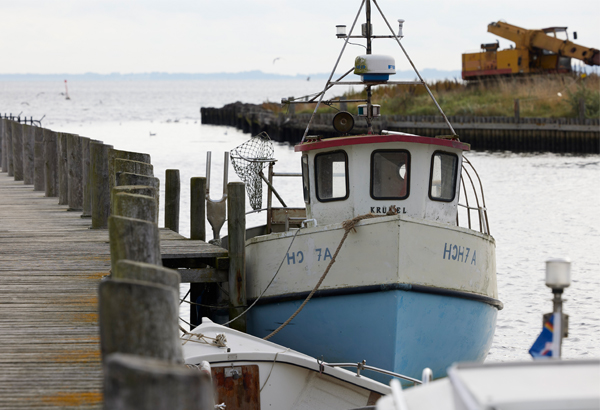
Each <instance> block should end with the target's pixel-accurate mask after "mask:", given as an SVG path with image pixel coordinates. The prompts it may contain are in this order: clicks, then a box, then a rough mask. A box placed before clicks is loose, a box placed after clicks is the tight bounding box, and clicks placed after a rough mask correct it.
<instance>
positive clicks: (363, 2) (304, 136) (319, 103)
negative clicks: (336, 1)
mask: <svg viewBox="0 0 600 410" xmlns="http://www.w3.org/2000/svg"><path fill="white" fill-rule="evenodd" d="M365 1H366V0H363V1H362V3H361V4H360V8H359V9H358V13H357V14H356V17H355V18H354V23H352V27H351V28H350V33H348V36H346V41H344V46H343V47H342V51H340V55H339V56H338V59H337V61H336V62H335V66H334V67H333V71H331V74H329V78H328V79H327V84H325V88H324V89H323V93H322V94H321V97H320V98H319V102H318V103H317V106H316V107H315V110H314V111H313V113H312V115H311V117H310V120H309V121H308V125H307V126H306V130H305V131H304V135H303V136H302V141H300V143H301V144H302V143H303V142H304V140H305V139H306V135H307V134H308V130H309V129H310V126H311V124H312V122H313V118H314V117H315V114H316V113H317V110H318V109H319V106H320V105H321V101H322V100H323V97H324V96H325V91H327V86H328V85H329V82H330V81H331V78H332V77H333V74H335V70H336V69H337V66H338V64H339V63H340V59H341V58H342V55H343V54H344V50H345V49H346V45H348V40H350V36H351V35H352V31H353V30H354V26H355V25H356V21H357V20H358V16H360V12H361V11H362V8H363V6H364V5H365Z"/></svg>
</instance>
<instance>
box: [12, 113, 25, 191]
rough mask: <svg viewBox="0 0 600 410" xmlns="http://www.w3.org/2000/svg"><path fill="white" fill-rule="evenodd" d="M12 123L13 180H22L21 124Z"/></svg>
mask: <svg viewBox="0 0 600 410" xmlns="http://www.w3.org/2000/svg"><path fill="white" fill-rule="evenodd" d="M11 125H12V159H13V172H14V174H13V176H14V177H15V181H22V180H23V126H22V125H21V124H20V123H18V122H16V121H13V123H12V124H11Z"/></svg>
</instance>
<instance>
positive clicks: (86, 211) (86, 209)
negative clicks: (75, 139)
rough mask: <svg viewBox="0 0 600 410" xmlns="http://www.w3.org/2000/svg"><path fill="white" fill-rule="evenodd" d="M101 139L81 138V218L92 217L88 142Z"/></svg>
mask: <svg viewBox="0 0 600 410" xmlns="http://www.w3.org/2000/svg"><path fill="white" fill-rule="evenodd" d="M92 142H99V143H102V141H98V140H93V139H90V138H86V137H82V138H81V160H82V161H83V178H82V181H83V212H82V213H81V217H82V218H91V217H92V174H91V172H92V169H91V164H92V162H91V156H90V155H91V153H90V143H92Z"/></svg>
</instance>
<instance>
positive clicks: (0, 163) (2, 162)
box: [0, 116, 7, 172]
mask: <svg viewBox="0 0 600 410" xmlns="http://www.w3.org/2000/svg"><path fill="white" fill-rule="evenodd" d="M4 122H5V120H4V118H2V116H0V171H2V172H6V171H7V169H5V167H6V147H5V145H6V138H4Z"/></svg>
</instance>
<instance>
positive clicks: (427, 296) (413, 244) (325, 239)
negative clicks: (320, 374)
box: [231, 0, 502, 383]
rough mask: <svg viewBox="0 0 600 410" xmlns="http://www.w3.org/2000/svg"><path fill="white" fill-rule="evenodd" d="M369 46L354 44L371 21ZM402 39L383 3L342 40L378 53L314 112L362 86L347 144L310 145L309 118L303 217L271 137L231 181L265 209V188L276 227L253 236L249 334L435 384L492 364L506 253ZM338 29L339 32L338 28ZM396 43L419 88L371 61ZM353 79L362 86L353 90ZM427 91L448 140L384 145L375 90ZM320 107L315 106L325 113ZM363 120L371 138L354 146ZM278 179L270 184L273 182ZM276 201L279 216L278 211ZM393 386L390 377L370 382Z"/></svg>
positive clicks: (237, 156) (257, 143) (302, 146)
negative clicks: (500, 255)
mask: <svg viewBox="0 0 600 410" xmlns="http://www.w3.org/2000/svg"><path fill="white" fill-rule="evenodd" d="M372 5H374V6H375V7H376V8H377V10H378V11H379V12H380V14H381V16H382V18H383V21H385V23H386V25H387V27H388V28H389V30H390V33H391V34H387V35H375V34H373V27H372V24H371V11H372V10H371V7H372ZM363 11H364V12H365V15H366V22H365V23H364V24H362V34H361V35H353V30H354V28H355V26H356V25H357V21H358V19H359V17H360V16H361V15H362V12H363ZM402 25H403V20H399V32H398V33H397V34H396V33H394V31H393V30H392V28H391V26H390V24H389V23H388V20H387V18H386V17H385V15H384V14H383V12H381V9H380V7H379V5H378V2H377V1H376V0H362V2H361V6H360V8H359V11H358V13H357V15H356V18H355V20H354V22H353V24H352V26H351V29H350V32H349V33H348V34H346V33H345V26H338V37H339V38H341V39H343V40H344V46H343V48H342V51H341V53H340V57H339V58H338V60H337V61H338V63H339V61H340V58H341V56H342V54H343V53H344V50H345V48H346V46H347V45H348V43H349V40H350V39H352V40H353V41H356V40H355V39H357V38H362V39H364V40H366V50H367V53H366V54H364V55H360V56H358V57H357V58H356V60H355V65H354V67H353V68H352V69H351V70H350V71H348V72H346V73H345V74H344V75H342V76H341V77H340V78H339V79H338V80H335V81H333V80H332V78H333V76H334V73H335V72H336V69H337V66H338V63H336V65H335V67H334V69H333V71H332V73H331V75H330V77H329V79H328V81H327V83H326V85H325V87H324V89H323V91H322V92H320V93H317V94H316V95H314V96H313V97H312V98H311V99H308V98H298V99H294V98H290V99H286V100H284V103H286V104H294V103H297V102H300V101H301V102H303V103H305V102H306V101H309V102H315V104H316V106H315V110H314V112H313V117H314V115H315V113H316V112H317V109H318V108H319V106H320V105H322V104H327V105H335V104H337V103H340V102H341V101H340V100H329V101H328V100H325V99H324V96H325V92H326V91H327V90H329V89H330V88H331V87H332V86H334V85H353V84H359V85H361V86H364V87H365V90H366V98H365V99H364V100H346V101H345V103H361V104H360V105H358V107H357V111H358V112H357V115H354V114H351V113H348V112H345V111H340V112H339V113H338V114H336V116H335V117H334V120H333V125H334V127H335V129H336V130H337V131H338V133H339V136H337V137H333V138H324V137H322V136H319V135H311V123H312V121H313V117H311V119H310V121H309V123H308V125H307V127H306V131H305V133H304V137H303V138H302V141H301V142H300V143H299V144H298V145H296V146H295V148H294V149H295V151H296V152H297V153H298V154H299V160H300V161H301V165H302V173H301V178H302V182H303V193H304V202H305V204H306V206H305V208H290V207H287V206H285V203H284V202H283V200H282V199H281V197H280V196H279V195H278V194H277V189H276V186H275V184H274V178H276V177H286V176H290V175H289V174H284V173H277V172H276V171H275V170H274V168H273V165H274V163H275V161H276V160H275V159H274V158H272V156H271V154H272V147H270V148H269V144H270V141H269V138H268V136H266V135H264V134H261V135H258V136H255V137H253V138H252V139H251V140H250V141H248V142H247V143H245V144H242V145H241V146H239V147H237V148H236V149H234V150H232V151H231V158H232V161H233V165H234V169H235V170H236V172H238V175H240V177H241V178H242V179H243V180H244V181H245V182H246V185H247V188H248V189H249V191H248V192H249V196H250V202H251V204H252V206H253V208H254V209H255V210H260V208H261V207H262V205H261V203H260V199H261V196H262V191H261V187H262V184H263V181H266V183H267V185H268V190H269V192H268V195H267V202H268V203H267V208H266V211H267V223H266V225H264V226H260V227H255V228H252V229H249V230H248V231H247V233H246V275H247V278H246V279H247V282H246V286H247V298H248V303H249V304H252V307H251V309H249V310H248V312H247V324H248V332H249V333H250V334H252V335H254V336H257V337H261V338H269V339H270V340H271V341H273V342H275V343H277V344H279V345H283V346H286V347H289V348H291V349H294V350H296V351H299V352H302V353H304V354H308V355H310V356H313V357H317V358H322V359H323V360H325V361H327V362H355V363H356V362H362V361H363V360H365V361H366V363H368V364H369V365H373V366H376V367H378V368H382V369H387V370H389V371H391V372H395V373H401V374H406V375H407V376H410V377H420V376H421V374H422V371H423V369H424V368H426V367H428V368H431V370H432V371H433V374H434V375H435V376H436V377H442V376H444V375H445V374H446V369H447V368H448V367H449V366H450V365H451V364H452V363H454V362H458V361H474V362H482V361H483V360H484V359H485V357H486V355H487V353H488V351H489V349H490V346H491V343H492V338H493V336H494V331H495V327H496V317H497V314H498V311H499V310H500V309H502V302H500V300H498V291H497V284H496V260H495V241H494V238H493V237H492V236H491V234H490V229H489V224H488V218H487V209H486V207H485V200H484V197H483V189H482V186H481V183H480V179H479V177H478V175H477V173H476V171H475V170H474V168H473V167H472V165H471V164H470V163H469V161H468V160H467V159H466V158H465V157H464V153H465V152H468V151H469V145H468V144H465V143H463V142H461V141H460V139H459V137H458V135H456V133H455V132H454V129H453V127H452V125H451V124H450V123H449V122H448V119H447V117H446V116H445V115H444V113H443V111H442V110H441V107H439V104H437V102H436V101H435V98H434V96H433V94H432V93H431V91H430V90H429V88H428V86H427V83H426V82H425V81H424V80H423V79H422V77H421V76H420V74H419V73H418V71H417V70H416V67H415V66H414V64H413V63H412V61H411V60H410V58H408V54H407V53H406V51H405V49H404V47H403V45H402V43H401V38H402V36H403V34H402ZM340 27H341V28H340ZM383 38H386V39H391V40H392V41H395V42H397V44H398V45H399V46H400V49H401V50H402V52H403V53H404V54H405V55H406V57H407V60H408V61H409V62H410V64H411V65H412V66H413V68H414V69H415V73H416V75H417V76H418V78H419V81H415V82H406V81H391V80H390V76H391V75H393V74H394V73H395V59H394V58H393V57H391V56H382V55H376V54H372V51H371V49H372V41H373V40H374V39H383ZM352 71H354V74H356V75H358V76H360V81H356V80H354V81H344V80H343V79H344V78H345V77H346V76H347V75H348V74H350V73H351V72H352ZM406 83H410V84H415V85H418V86H423V87H425V89H426V90H427V92H428V93H429V95H430V96H431V98H432V101H433V103H434V104H435V105H436V106H437V107H438V108H439V110H440V114H441V115H442V116H443V118H444V119H445V120H446V123H447V125H448V129H449V131H448V132H447V133H445V134H443V135H440V136H438V137H435V138H434V137H423V136H418V135H413V134H407V133H402V132H394V131H385V130H383V131H380V132H375V131H374V129H375V128H376V127H374V122H375V121H376V119H377V117H378V115H379V106H378V105H376V104H373V103H372V101H371V94H372V93H371V91H372V88H373V87H377V86H382V85H390V84H406ZM317 99H318V100H317ZM355 121H363V123H364V125H365V127H366V132H365V133H363V134H362V135H352V134H351V130H352V129H353V124H354V122H355ZM266 167H268V170H269V172H268V176H265V175H264V174H263V171H262V170H263V169H264V168H266ZM273 195H275V196H277V198H279V200H280V202H281V203H282V204H283V206H282V207H275V206H273V201H274V198H273ZM370 376H371V377H374V378H375V379H378V380H381V381H383V382H386V383H387V381H389V377H386V376H382V375H381V374H379V373H378V374H372V375H370Z"/></svg>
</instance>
